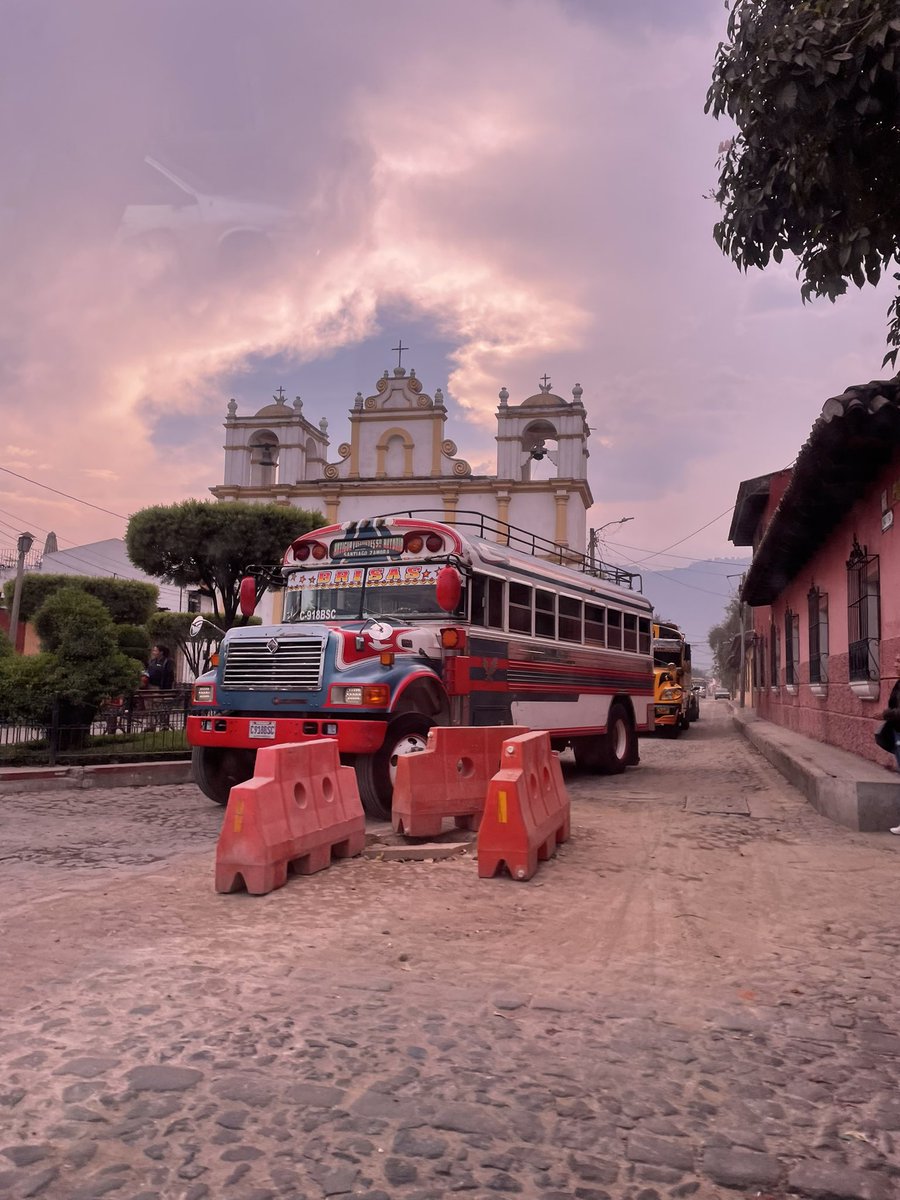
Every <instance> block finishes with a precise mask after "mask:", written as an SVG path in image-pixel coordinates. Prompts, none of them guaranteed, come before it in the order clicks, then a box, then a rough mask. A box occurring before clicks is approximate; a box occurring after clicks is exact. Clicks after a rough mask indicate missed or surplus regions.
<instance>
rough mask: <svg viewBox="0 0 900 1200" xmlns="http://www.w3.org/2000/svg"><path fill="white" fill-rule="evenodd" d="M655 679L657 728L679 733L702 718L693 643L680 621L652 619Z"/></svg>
mask: <svg viewBox="0 0 900 1200" xmlns="http://www.w3.org/2000/svg"><path fill="white" fill-rule="evenodd" d="M653 680H654V689H655V692H656V731H657V733H659V734H662V735H663V736H664V737H673V738H677V737H679V736H680V735H681V734H682V733H683V731H684V730H685V729H687V728H688V726H689V725H690V724H691V723H692V722H693V721H697V720H699V718H700V698H699V696H698V695H697V693H696V692H695V691H694V689H693V684H692V681H691V646H690V643H689V642H688V641H686V640H685V636H684V634H683V633H682V632H681V630H680V629H679V628H678V626H677V625H673V624H671V622H654V623H653Z"/></svg>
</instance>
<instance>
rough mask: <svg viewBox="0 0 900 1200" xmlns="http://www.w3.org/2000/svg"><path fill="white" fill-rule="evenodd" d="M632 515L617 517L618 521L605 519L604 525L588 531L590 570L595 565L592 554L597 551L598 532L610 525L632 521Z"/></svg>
mask: <svg viewBox="0 0 900 1200" xmlns="http://www.w3.org/2000/svg"><path fill="white" fill-rule="evenodd" d="M633 520H634V517H619V519H618V521H607V522H606V524H605V525H601V526H600V528H599V529H591V530H589V531H588V533H589V537H588V560H589V561H590V564H591V570H592V571H593V570H594V567H595V565H596V563H595V558H594V556H595V555H596V553H597V546H598V545H599V542H600V534H601V533H602V532H603V530H604V529H609V527H610V526H611V525H624V524H625V522H626V521H633Z"/></svg>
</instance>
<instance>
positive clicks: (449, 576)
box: [434, 566, 462, 613]
mask: <svg viewBox="0 0 900 1200" xmlns="http://www.w3.org/2000/svg"><path fill="white" fill-rule="evenodd" d="M434 590H435V593H436V594H437V602H438V605H439V607H440V608H442V609H443V610H444V612H447V613H450V612H453V611H454V609H455V608H456V606H457V605H458V604H459V598H460V596H461V595H462V579H461V578H460V574H459V571H457V569H456V568H455V567H451V566H446V567H441V569H440V570H439V571H438V575H437V583H436V584H435V588H434Z"/></svg>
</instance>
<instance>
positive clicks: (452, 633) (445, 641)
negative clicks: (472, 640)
mask: <svg viewBox="0 0 900 1200" xmlns="http://www.w3.org/2000/svg"><path fill="white" fill-rule="evenodd" d="M465 644H466V635H465V632H464V631H463V630H462V629H457V628H455V627H454V626H448V628H446V629H442V630H441V645H442V646H443V648H444V649H445V650H462V649H464V647H465Z"/></svg>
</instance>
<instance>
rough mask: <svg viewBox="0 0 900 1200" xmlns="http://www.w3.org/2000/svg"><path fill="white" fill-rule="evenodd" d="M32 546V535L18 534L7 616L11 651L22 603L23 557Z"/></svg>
mask: <svg viewBox="0 0 900 1200" xmlns="http://www.w3.org/2000/svg"><path fill="white" fill-rule="evenodd" d="M33 545H34V534H33V533H20V534H19V540H18V541H17V542H16V550H17V552H18V558H17V559H16V583H15V588H14V590H13V603H12V612H11V613H10V616H9V640H10V641H11V642H12V645H13V649H15V648H16V632H17V630H18V628H19V605H20V604H21V603H22V575H23V574H24V572H25V555H26V554H27V553H28V551H29V550H30V549H31V547H32V546H33Z"/></svg>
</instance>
